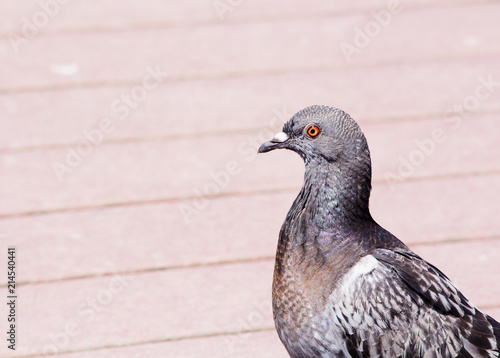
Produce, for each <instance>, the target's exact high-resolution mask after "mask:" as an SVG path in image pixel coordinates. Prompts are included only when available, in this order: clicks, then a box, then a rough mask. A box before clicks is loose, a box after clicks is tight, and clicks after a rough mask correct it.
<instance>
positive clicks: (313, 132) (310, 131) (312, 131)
mask: <svg viewBox="0 0 500 358" xmlns="http://www.w3.org/2000/svg"><path fill="white" fill-rule="evenodd" d="M306 133H307V135H308V136H309V137H311V138H314V137H317V136H318V134H319V133H320V130H319V128H318V126H315V125H314V124H310V125H309V126H307V128H306Z"/></svg>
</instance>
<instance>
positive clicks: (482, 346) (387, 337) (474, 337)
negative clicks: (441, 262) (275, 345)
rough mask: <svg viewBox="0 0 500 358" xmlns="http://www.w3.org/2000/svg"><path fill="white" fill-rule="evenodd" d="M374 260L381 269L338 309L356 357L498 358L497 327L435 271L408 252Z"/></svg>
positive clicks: (381, 253)
mask: <svg viewBox="0 0 500 358" xmlns="http://www.w3.org/2000/svg"><path fill="white" fill-rule="evenodd" d="M372 256H373V257H374V258H375V259H376V260H377V262H378V264H377V265H376V266H374V268H373V270H370V272H366V273H364V274H363V275H362V277H359V279H357V280H355V281H354V282H352V284H351V285H350V286H351V287H350V290H349V291H350V294H349V296H350V299H349V300H345V299H344V300H341V301H340V302H341V303H340V304H338V305H336V306H335V307H334V312H335V314H334V316H335V318H334V319H335V320H336V321H337V322H338V324H340V325H342V326H343V327H344V328H345V332H346V333H345V337H344V338H345V342H346V345H347V347H346V348H347V351H348V352H349V354H350V355H351V356H352V357H385V356H387V357H474V358H475V357H499V351H498V349H499V339H500V325H499V324H498V322H495V321H494V320H493V319H492V318H491V317H489V316H487V315H485V314H483V313H482V312H480V311H479V310H478V309H477V308H475V307H474V306H473V305H472V304H471V303H470V302H469V301H468V300H467V298H466V297H465V296H464V295H463V294H462V293H461V292H460V291H459V290H458V289H457V288H456V287H455V286H454V285H453V284H452V283H451V281H450V280H449V279H448V278H447V277H446V276H445V275H444V274H443V273H442V272H441V271H439V270H438V269H437V268H436V267H434V266H432V265H431V264H429V263H428V262H426V261H425V260H423V259H421V258H420V257H419V256H417V255H416V254H414V253H412V252H411V251H408V250H404V249H401V250H385V249H378V250H375V251H374V252H372Z"/></svg>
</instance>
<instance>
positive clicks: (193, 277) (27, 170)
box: [0, 0, 500, 358]
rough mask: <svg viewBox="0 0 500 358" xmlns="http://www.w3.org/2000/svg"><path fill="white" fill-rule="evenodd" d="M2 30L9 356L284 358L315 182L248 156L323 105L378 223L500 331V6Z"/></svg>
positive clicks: (229, 9)
mask: <svg viewBox="0 0 500 358" xmlns="http://www.w3.org/2000/svg"><path fill="white" fill-rule="evenodd" d="M0 14H1V15H0V18H1V21H0V35H1V37H0V58H1V61H2V63H1V66H0V169H1V172H0V193H1V201H0V248H1V250H0V267H2V269H1V270H0V275H2V278H1V282H2V284H1V287H2V288H1V289H0V292H2V294H1V295H2V296H4V298H5V300H7V298H6V296H7V272H6V267H7V248H8V247H16V254H17V265H16V267H17V277H16V278H17V283H18V285H17V294H18V295H19V298H18V303H17V315H18V316H17V320H18V326H17V329H18V331H17V347H16V350H15V351H12V350H10V349H7V343H6V341H5V339H2V340H1V341H2V342H3V343H2V344H1V345H0V355H1V356H4V357H44V356H51V355H57V356H60V357H64V358H86V357H93V358H95V357H97V358H104V357H106V358H109V357H127V358H128V357H193V358H194V357H200V358H201V357H287V354H286V352H285V350H284V348H283V347H282V345H281V343H280V342H279V339H278V337H277V335H276V333H275V331H274V325H273V321H272V313H271V308H270V302H271V290H270V289H271V281H272V271H273V263H274V252H275V247H276V243H277V238H278V232H279V229H280V226H281V224H282V222H283V220H284V218H285V215H286V213H287V210H288V208H289V207H290V205H291V203H292V201H293V199H294V198H295V196H296V194H297V192H298V190H299V189H300V186H301V184H302V176H303V164H302V162H301V159H300V158H299V157H298V156H297V155H295V154H294V153H291V152H286V151H278V152H273V153H270V154H267V155H259V156H257V155H256V151H257V148H258V147H259V145H260V144H261V143H262V142H263V141H265V140H267V139H270V138H271V137H272V136H273V135H274V134H275V133H276V132H278V131H280V129H281V127H282V125H283V123H284V122H285V121H286V120H288V119H289V117H290V116H291V115H293V114H294V113H295V112H296V111H298V110H300V109H302V108H303V107H305V106H309V105H313V104H324V105H331V106H336V107H339V108H342V109H344V110H345V111H346V112H348V113H350V114H351V116H352V117H353V118H355V119H356V120H357V121H358V122H359V123H360V125H361V127H362V129H363V131H364V132H365V134H366V136H367V138H368V142H369V145H370V148H371V152H372V159H373V166H374V168H373V173H374V187H373V192H372V200H371V207H372V214H373V216H374V218H375V219H376V220H377V221H378V222H379V223H380V224H381V225H382V226H384V227H386V228H387V229H388V230H389V231H391V232H393V233H394V234H395V235H397V236H398V237H399V238H400V239H402V240H403V241H404V242H406V243H407V244H409V245H410V246H411V248H412V249H414V250H415V251H416V252H417V253H419V254H420V255H421V256H423V257H424V258H426V259H427V260H429V261H430V262H432V263H433V264H435V265H436V266H438V267H439V268H440V269H442V270H443V271H444V272H445V273H446V274H447V275H448V276H449V277H450V278H451V279H452V280H453V281H454V282H455V283H456V285H457V286H458V287H459V288H460V289H462V290H463V292H464V293H465V294H466V295H467V296H468V297H469V298H470V299H471V300H472V301H473V302H474V303H475V304H476V305H478V306H479V307H480V308H481V309H484V310H485V311H486V312H488V313H490V314H492V315H493V316H495V317H496V318H497V319H500V260H499V255H500V220H499V213H500V202H499V199H500V157H499V154H498V153H499V151H500V130H499V124H500V122H499V113H500V65H499V64H500V45H499V44H500V28H499V26H498V19H499V18H500V2H499V1H478V0H461V1H448V0H427V1H409V0H408V1H406V0H401V1H398V0H360V1H356V2H347V1H327V0H314V1H307V2H306V1H298V0H286V1H285V0H276V1H264V0H198V1H160V0H148V1H141V2H139V1H132V0H121V1H117V0H100V1H96V0H89V1H78V0H72V1H69V0H64V1H63V0H23V1H6V0H4V1H2V3H1V4H0ZM7 309H8V307H7V305H5V304H0V328H1V329H0V331H2V332H4V331H6V330H7V327H8V322H7V315H8V312H7Z"/></svg>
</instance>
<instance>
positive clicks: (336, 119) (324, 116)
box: [259, 106, 370, 165]
mask: <svg viewBox="0 0 500 358" xmlns="http://www.w3.org/2000/svg"><path fill="white" fill-rule="evenodd" d="M281 148H285V149H290V150H293V151H295V152H297V153H298V154H299V155H300V156H301V157H302V158H303V159H304V161H305V162H306V164H309V163H315V164H321V163H325V162H327V163H339V164H340V163H342V162H345V163H352V161H353V160H354V159H357V160H361V161H364V162H368V163H369V161H370V153H369V150H368V145H367V143H366V139H365V136H364V134H363V132H362V131H361V129H360V128H359V126H358V124H357V123H356V122H355V121H354V120H353V119H352V118H351V117H350V116H349V115H348V114H347V113H345V112H344V111H342V110H340V109H338V108H334V107H327V106H311V107H307V108H305V109H303V110H301V111H300V112H298V113H296V114H295V115H294V116H293V117H292V118H291V119H290V120H289V121H288V122H287V123H286V124H285V125H284V126H283V131H282V132H280V133H278V134H277V135H276V136H275V137H274V138H273V139H271V140H270V141H268V142H265V143H264V144H262V145H261V147H260V148H259V153H266V152H269V151H271V150H274V149H281ZM365 164H366V163H365ZM368 165H369V164H368Z"/></svg>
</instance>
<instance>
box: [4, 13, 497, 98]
mask: <svg viewBox="0 0 500 358" xmlns="http://www.w3.org/2000/svg"><path fill="white" fill-rule="evenodd" d="M384 11H386V13H387V14H388V15H387V14H386V15H373V14H353V15H346V16H332V17H330V18H325V17H318V18H312V19H292V20H289V21H281V22H256V23H243V24H234V25H231V26H230V27H227V26H220V25H219V24H216V25H207V26H202V27H194V28H184V27H175V28H167V29H147V30H140V31H139V30H130V31H126V32H121V35H120V36H118V35H117V34H116V33H115V32H101V33H95V32H91V33H70V34H64V33H63V34H55V35H51V36H36V37H34V38H32V39H30V40H29V41H27V43H25V44H24V43H23V44H22V45H20V44H19V45H17V47H16V48H19V51H18V52H17V53H15V52H14V49H13V45H12V43H11V42H10V41H9V39H8V38H3V39H2V41H0V52H3V53H12V54H13V55H12V56H8V57H7V58H6V59H5V61H4V64H3V68H4V69H6V71H4V73H3V74H2V84H1V87H0V91H1V92H3V93H7V92H10V91H25V90H34V89H42V88H43V89H47V88H53V87H61V86H62V87H73V86H82V85H85V86H89V85H91V86H96V85H103V84H108V83H113V84H122V83H128V84H133V85H139V84H140V83H141V82H142V81H143V80H144V78H145V76H146V72H147V69H148V68H154V69H159V70H157V71H158V72H165V73H169V74H170V76H169V80H172V79H186V78H207V77H208V78H212V77H220V76H223V77H225V76H240V75H251V74H262V73H274V72H283V71H292V72H296V71H297V70H312V69H322V68H338V67H346V66H348V65H373V64H377V65H379V64H383V63H390V64H394V63H397V62H415V61H429V60H433V61H434V60H436V59H441V58H463V57H474V58H478V57H484V56H491V55H498V54H499V53H498V50H497V49H496V48H495V47H494V46H490V45H489V44H491V43H496V42H499V41H500V31H498V30H495V29H497V28H498V27H497V26H496V24H497V19H498V15H499V13H500V5H499V4H497V3H492V4H479V5H477V6H465V7H458V8H455V7H446V8H442V9H424V10H418V11H415V10H408V11H402V12H400V13H398V14H391V13H389V10H384ZM377 16H379V18H380V19H379V20H376V18H377ZM423 18H425V21H422V19H423ZM476 18H481V26H477V21H475V20H474V19H476ZM377 21H378V22H377ZM456 24H460V26H456ZM443 27H447V28H454V31H441V29H442V28H443ZM389 28H390V31H389V30H388V29H389ZM386 29H387V31H385V30H386ZM362 34H364V35H362ZM368 34H370V35H368ZM358 37H359V38H361V37H363V38H364V39H359V40H358ZM416 38H418V39H419V40H418V41H413V39H416ZM402 43H406V44H407V45H406V46H401V44H402ZM408 44H411V46H408ZM14 47H15V46H14ZM346 47H347V48H348V49H349V50H346V49H345V48H346ZM110 48H112V49H113V51H109V49H110ZM33 58H36V62H34V61H33ZM123 59H126V61H124V60H123ZM407 88H408V86H406V87H405V89H407Z"/></svg>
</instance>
